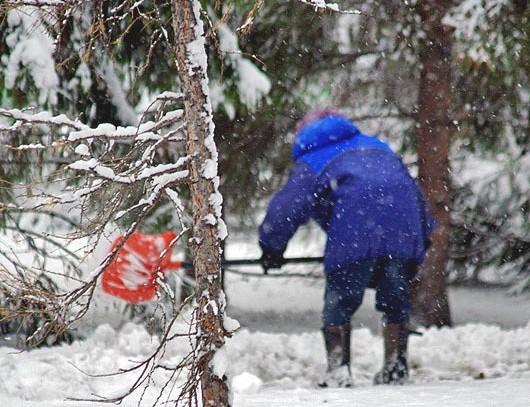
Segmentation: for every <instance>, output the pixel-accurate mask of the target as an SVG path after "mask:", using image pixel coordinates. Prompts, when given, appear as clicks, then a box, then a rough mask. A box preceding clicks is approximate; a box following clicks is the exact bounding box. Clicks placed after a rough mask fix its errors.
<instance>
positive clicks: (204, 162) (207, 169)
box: [171, 0, 229, 407]
mask: <svg viewBox="0 0 530 407" xmlns="http://www.w3.org/2000/svg"><path fill="white" fill-rule="evenodd" d="M171 7H172V14H173V30H174V32H175V43H176V44H175V54H176V62H177V68H178V72H179V77H180V79H181V82H182V89H183V91H184V94H185V98H184V110H185V119H186V126H187V127H186V133H187V134H186V150H187V154H188V155H189V156H191V157H193V159H192V160H191V162H190V165H189V170H190V178H191V179H192V182H191V184H190V190H191V199H192V205H193V237H192V239H191V241H192V243H191V245H192V246H191V252H192V255H193V266H194V269H195V279H196V284H197V285H196V294H195V296H196V301H197V307H196V318H197V324H198V327H197V330H198V336H197V350H196V352H195V353H196V355H197V358H198V359H197V360H196V361H195V367H196V368H197V369H198V370H197V371H196V375H197V376H198V377H199V378H200V394H201V397H202V405H203V406H215V407H223V406H228V405H229V401H228V387H227V385H226V382H225V380H224V379H223V377H220V376H223V375H224V374H223V372H222V371H219V368H218V367H216V369H213V366H212V363H211V362H212V359H213V357H214V355H215V352H216V351H217V350H219V348H221V347H222V346H223V344H224V342H225V337H226V336H227V335H228V333H227V332H226V331H225V329H224V327H223V318H224V308H225V301H224V293H223V291H222V288H221V262H220V255H221V250H220V242H221V240H222V239H224V235H225V232H224V230H225V228H224V223H223V221H222V219H221V203H222V197H221V195H220V193H219V191H218V185H219V178H218V176H217V150H216V147H215V142H214V139H213V133H214V125H213V120H212V111H211V103H210V99H209V96H208V77H207V71H206V68H207V66H206V64H207V59H206V58H207V57H206V51H205V47H204V32H203V25H202V21H201V19H200V5H199V2H198V0H172V2H171ZM191 375H192V376H195V373H193V371H192V373H191ZM191 379H193V377H192V378H191Z"/></svg>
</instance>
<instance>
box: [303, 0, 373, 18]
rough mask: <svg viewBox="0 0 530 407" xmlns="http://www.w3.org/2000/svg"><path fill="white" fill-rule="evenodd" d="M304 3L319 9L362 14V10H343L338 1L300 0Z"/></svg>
mask: <svg viewBox="0 0 530 407" xmlns="http://www.w3.org/2000/svg"><path fill="white" fill-rule="evenodd" d="M298 1H299V2H301V3H303V4H307V5H308V6H311V7H313V8H314V9H315V10H317V11H331V12H334V13H340V14H357V15H361V14H363V12H361V11H360V10H342V9H341V8H340V7H339V5H338V4H337V3H328V2H326V0H298Z"/></svg>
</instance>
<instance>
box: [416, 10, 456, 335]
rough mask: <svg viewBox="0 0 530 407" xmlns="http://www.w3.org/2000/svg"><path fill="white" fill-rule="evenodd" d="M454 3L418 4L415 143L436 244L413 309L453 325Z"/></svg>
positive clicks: (421, 317) (425, 320)
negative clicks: (446, 21) (447, 18)
mask: <svg viewBox="0 0 530 407" xmlns="http://www.w3.org/2000/svg"><path fill="white" fill-rule="evenodd" d="M449 6H450V2H443V1H436V0H424V1H421V2H420V3H419V4H418V6H417V7H418V12H419V14H420V16H421V21H422V28H423V32H424V34H425V38H424V40H423V43H422V45H421V46H422V48H421V52H420V60H421V65H422V69H421V77H420V89H419V100H418V105H419V111H418V126H417V130H416V143H417V146H416V147H417V153H418V166H419V181H420V184H421V187H422V189H423V191H424V193H425V196H426V198H427V201H428V202H429V205H430V207H431V210H432V212H433V215H434V217H435V219H436V222H437V228H436V230H435V231H434V233H433V235H432V236H431V240H432V247H431V249H430V250H429V252H428V253H427V256H426V259H425V263H424V266H423V269H422V271H421V272H420V274H419V276H418V280H417V282H416V283H415V286H414V287H413V296H412V302H413V304H412V309H413V315H414V317H415V318H416V320H417V322H418V323H420V324H423V325H426V326H430V325H435V326H443V325H451V314H450V310H449V302H448V297H447V289H446V284H445V280H446V270H447V261H448V257H449V252H448V251H449V218H450V212H449V211H450V207H451V203H450V197H449V191H450V185H451V184H450V179H449V143H450V141H449V135H450V126H451V123H450V112H449V110H450V106H451V82H450V72H451V48H452V32H451V30H450V28H449V27H447V26H444V25H443V24H442V18H443V17H444V15H445V14H446V12H447V10H448V8H449Z"/></svg>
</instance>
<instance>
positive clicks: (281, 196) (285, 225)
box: [259, 163, 317, 255]
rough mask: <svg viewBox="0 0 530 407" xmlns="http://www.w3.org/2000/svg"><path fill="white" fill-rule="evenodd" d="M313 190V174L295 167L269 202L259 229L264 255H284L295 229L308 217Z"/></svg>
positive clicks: (314, 193) (313, 202)
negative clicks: (265, 253)
mask: <svg viewBox="0 0 530 407" xmlns="http://www.w3.org/2000/svg"><path fill="white" fill-rule="evenodd" d="M316 191H317V185H316V175H315V174H314V173H313V172H312V171H311V170H310V169H309V167H307V166H306V165H305V164H303V163H299V164H297V165H296V166H295V167H294V169H293V170H292V172H291V174H290V176H289V179H288V180H287V183H286V184H285V185H284V186H283V188H282V189H281V190H280V191H278V193H276V195H275V196H274V197H273V198H272V200H271V202H270V203H269V207H268V209H267V214H266V216H265V219H264V220H263V223H262V224H261V226H260V228H259V244H260V246H261V249H262V250H263V252H267V253H272V254H277V255H281V254H283V252H284V251H285V248H286V247H287V243H288V242H289V239H291V237H292V236H293V235H294V233H295V232H296V230H297V229H298V227H299V226H301V225H303V224H304V223H306V222H307V221H308V220H309V218H310V217H311V215H312V213H313V208H314V205H315V202H316V199H317V193H316Z"/></svg>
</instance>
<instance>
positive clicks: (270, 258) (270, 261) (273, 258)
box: [259, 252, 285, 274]
mask: <svg viewBox="0 0 530 407" xmlns="http://www.w3.org/2000/svg"><path fill="white" fill-rule="evenodd" d="M259 261H260V263H261V267H263V274H268V271H269V269H279V268H281V267H282V266H283V265H284V264H285V259H284V258H283V255H282V254H277V253H270V252H263V254H262V255H261V258H260V260H259Z"/></svg>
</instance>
